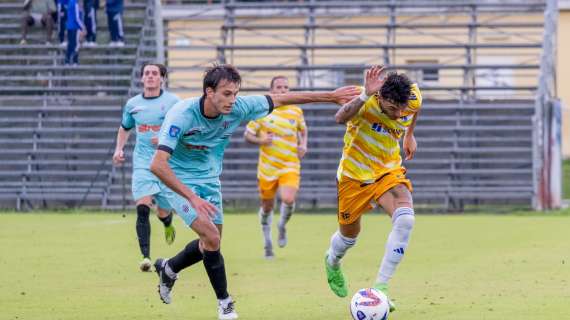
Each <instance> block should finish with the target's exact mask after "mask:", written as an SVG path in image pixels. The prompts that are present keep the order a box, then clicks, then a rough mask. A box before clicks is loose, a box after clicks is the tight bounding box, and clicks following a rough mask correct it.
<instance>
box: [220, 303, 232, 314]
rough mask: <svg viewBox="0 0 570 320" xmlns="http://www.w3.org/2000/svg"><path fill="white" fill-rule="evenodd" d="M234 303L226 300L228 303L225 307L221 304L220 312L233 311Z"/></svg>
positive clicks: (228, 312)
mask: <svg viewBox="0 0 570 320" xmlns="http://www.w3.org/2000/svg"><path fill="white" fill-rule="evenodd" d="M234 304H235V302H234V301H230V302H228V304H227V305H226V306H225V307H224V306H223V305H222V306H221V307H222V313H223V314H230V313H232V312H234V310H235V305H234Z"/></svg>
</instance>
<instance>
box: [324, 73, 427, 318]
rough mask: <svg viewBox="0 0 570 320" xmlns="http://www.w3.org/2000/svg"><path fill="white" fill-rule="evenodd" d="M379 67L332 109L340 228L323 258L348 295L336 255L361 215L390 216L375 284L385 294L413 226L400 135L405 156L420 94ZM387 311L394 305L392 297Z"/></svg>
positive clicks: (338, 289)
mask: <svg viewBox="0 0 570 320" xmlns="http://www.w3.org/2000/svg"><path fill="white" fill-rule="evenodd" d="M383 71H384V68H381V67H379V66H376V67H373V68H372V69H370V70H367V72H366V79H365V85H364V88H363V89H362V93H361V95H360V97H358V98H355V99H353V100H352V101H350V102H348V103H347V104H345V105H344V106H343V107H342V108H341V109H340V110H339V111H338V112H337V114H336V116H335V117H336V121H337V122H338V123H342V124H346V127H347V128H346V133H345V135H344V149H343V153H342V158H341V160H340V164H339V166H338V171H337V187H338V222H339V230H338V231H337V232H336V233H335V234H334V235H333V236H332V238H331V244H330V247H329V249H328V251H327V254H326V257H325V267H326V272H327V280H328V283H329V286H330V288H331V290H332V291H333V292H334V293H335V294H336V295H338V296H340V297H344V296H346V295H347V284H346V281H345V279H344V275H343V273H342V271H341V269H340V260H341V259H342V258H343V257H344V255H345V254H346V252H347V251H348V249H350V248H351V247H352V246H354V244H355V243H356V238H357V236H358V234H359V233H360V227H361V226H360V221H361V216H362V214H364V213H365V212H367V211H369V210H370V209H372V208H373V207H375V206H377V205H379V206H380V207H382V209H384V211H385V212H386V213H388V215H389V216H390V217H391V218H392V231H391V232H390V235H389V236H388V240H387V243H386V248H385V253H384V257H383V259H382V263H381V265H380V270H379V271H378V275H377V278H376V282H375V283H374V287H375V288H376V289H378V290H380V291H383V292H384V293H385V294H386V295H388V292H387V291H388V280H390V278H391V277H392V275H393V273H394V271H395V269H396V267H397V266H398V264H399V263H400V261H401V259H402V257H403V255H404V253H405V251H406V248H407V246H408V240H409V237H410V233H411V231H412V228H413V225H414V220H415V218H414V210H413V205H412V194H411V192H412V184H411V182H410V181H409V180H408V179H407V178H406V169H405V168H404V167H403V166H402V158H401V156H400V145H399V140H400V139H401V138H402V137H404V143H403V146H404V152H405V153H406V160H409V159H412V158H413V155H414V153H415V151H416V147H417V144H416V141H415V138H414V136H413V131H414V128H415V123H416V120H417V117H418V111H419V110H420V108H421V104H422V96H421V93H420V90H419V88H418V86H417V85H416V84H412V83H411V82H410V80H409V79H408V78H407V76H406V75H404V74H398V73H396V72H392V73H389V74H388V75H387V76H384V72H383ZM389 303H390V311H393V310H394V309H395V306H394V304H393V303H392V301H389Z"/></svg>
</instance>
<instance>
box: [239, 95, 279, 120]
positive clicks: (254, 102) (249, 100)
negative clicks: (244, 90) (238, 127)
mask: <svg viewBox="0 0 570 320" xmlns="http://www.w3.org/2000/svg"><path fill="white" fill-rule="evenodd" d="M235 107H237V108H238V109H239V110H240V113H241V116H242V121H249V120H256V119H259V118H263V117H265V116H267V115H268V114H270V113H271V112H273V99H271V97H270V96H268V95H267V96H261V95H259V96H243V97H238V98H237V100H236V103H235Z"/></svg>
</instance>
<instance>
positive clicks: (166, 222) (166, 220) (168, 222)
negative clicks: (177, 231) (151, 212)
mask: <svg viewBox="0 0 570 320" xmlns="http://www.w3.org/2000/svg"><path fill="white" fill-rule="evenodd" d="M158 219H159V220H160V221H162V224H164V226H165V227H168V226H169V225H171V224H172V212H170V214H169V215H168V216H166V217H164V218H163V217H158Z"/></svg>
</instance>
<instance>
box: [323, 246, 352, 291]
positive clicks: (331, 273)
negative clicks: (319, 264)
mask: <svg viewBox="0 0 570 320" xmlns="http://www.w3.org/2000/svg"><path fill="white" fill-rule="evenodd" d="M328 258H329V255H328V253H327V254H326V255H325V269H326V271H327V281H328V283H329V287H330V288H331V290H332V292H334V294H336V295H337V296H339V297H341V298H343V297H346V296H347V295H348V289H347V287H346V280H345V279H344V275H343V274H342V270H341V269H340V266H338V267H333V266H330V265H329V263H328Z"/></svg>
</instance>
